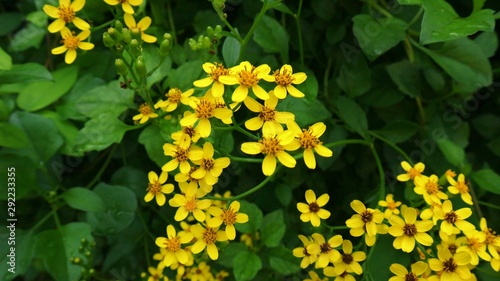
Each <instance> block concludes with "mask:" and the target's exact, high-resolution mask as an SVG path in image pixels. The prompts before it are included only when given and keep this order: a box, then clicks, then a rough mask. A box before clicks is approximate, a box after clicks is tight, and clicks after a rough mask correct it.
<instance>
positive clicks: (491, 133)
mask: <svg viewBox="0 0 500 281" xmlns="http://www.w3.org/2000/svg"><path fill="white" fill-rule="evenodd" d="M471 123H472V125H473V126H474V128H475V129H476V130H477V132H478V133H479V134H480V135H481V136H483V137H484V138H487V139H492V138H493V137H495V135H497V134H498V133H500V128H499V127H498V126H497V125H496V124H500V116H497V115H495V114H492V113H487V114H483V115H479V116H478V117H476V118H474V119H472V122H471Z"/></svg>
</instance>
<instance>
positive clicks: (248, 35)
mask: <svg viewBox="0 0 500 281" xmlns="http://www.w3.org/2000/svg"><path fill="white" fill-rule="evenodd" d="M266 12H267V0H264V4H263V5H262V9H261V10H260V12H259V14H258V15H257V17H256V18H255V20H254V22H253V24H252V27H250V30H249V31H248V33H247V34H246V35H245V38H244V39H243V42H242V43H241V47H240V56H239V57H238V62H241V61H242V59H243V54H244V53H245V49H246V47H247V44H248V41H250V38H252V35H253V33H254V31H255V28H257V25H258V24H259V22H260V21H261V20H262V17H263V16H264V15H265V14H266Z"/></svg>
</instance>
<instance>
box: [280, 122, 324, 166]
mask: <svg viewBox="0 0 500 281" xmlns="http://www.w3.org/2000/svg"><path fill="white" fill-rule="evenodd" d="M287 127H288V128H289V129H290V130H292V131H293V132H294V133H295V136H296V139H295V140H294V142H293V145H295V146H296V147H302V148H303V149H304V163H306V166H307V167H308V168H309V169H315V168H316V158H315V157H314V152H316V153H317V154H318V155H320V156H323V157H332V155H333V152H332V151H331V150H330V149H329V148H328V147H326V146H324V145H323V142H321V141H320V140H319V138H320V137H321V136H322V135H323V133H325V131H326V125H325V124H324V123H323V122H318V123H315V124H314V125H312V126H309V128H308V129H307V130H306V129H300V127H299V125H297V123H295V122H294V121H292V122H289V123H288V124H287Z"/></svg>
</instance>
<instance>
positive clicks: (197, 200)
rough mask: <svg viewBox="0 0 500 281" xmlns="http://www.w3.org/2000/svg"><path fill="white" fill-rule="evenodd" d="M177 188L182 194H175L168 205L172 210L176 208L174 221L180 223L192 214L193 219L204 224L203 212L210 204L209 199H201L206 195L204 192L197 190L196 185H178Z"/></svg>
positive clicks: (204, 216) (204, 215)
mask: <svg viewBox="0 0 500 281" xmlns="http://www.w3.org/2000/svg"><path fill="white" fill-rule="evenodd" d="M179 188H180V189H181V192H182V194H175V195H174V197H173V198H172V199H170V200H169V201H168V204H169V205H170V206H172V207H174V208H178V209H177V211H176V212H175V216H174V219H175V220H176V221H182V220H184V219H185V218H187V216H188V215H189V214H193V216H194V218H195V219H196V220H197V221H199V222H204V221H205V219H206V214H205V212H204V211H205V210H207V209H208V208H209V207H210V205H211V204H212V202H211V200H210V199H201V198H202V197H203V196H205V195H206V193H205V192H203V191H202V190H200V189H198V188H197V185H193V184H188V183H179Z"/></svg>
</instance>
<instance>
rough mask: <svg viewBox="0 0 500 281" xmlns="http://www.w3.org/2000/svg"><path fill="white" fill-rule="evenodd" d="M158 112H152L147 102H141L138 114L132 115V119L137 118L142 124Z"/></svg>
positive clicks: (154, 116)
mask: <svg viewBox="0 0 500 281" xmlns="http://www.w3.org/2000/svg"><path fill="white" fill-rule="evenodd" d="M156 117H158V114H157V113H155V112H154V110H153V109H152V108H151V106H149V105H148V104H147V103H143V104H141V106H139V114H137V115H135V116H134V117H132V120H135V121H137V120H139V124H144V123H146V122H148V120H149V119H150V118H156Z"/></svg>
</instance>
